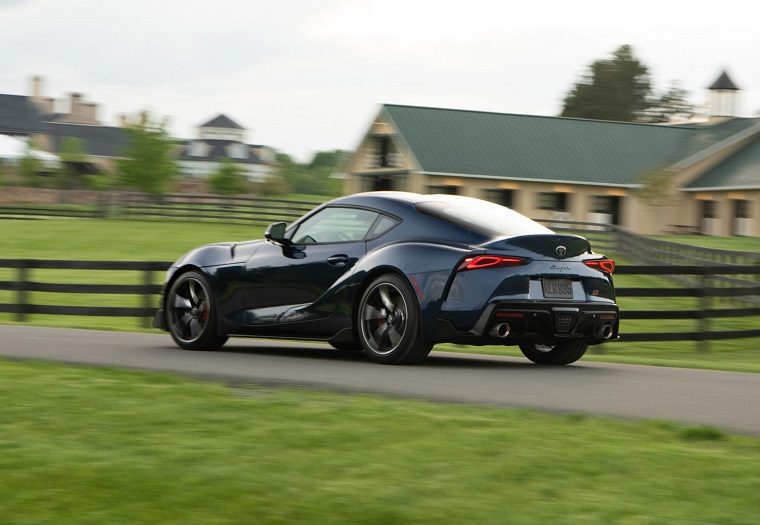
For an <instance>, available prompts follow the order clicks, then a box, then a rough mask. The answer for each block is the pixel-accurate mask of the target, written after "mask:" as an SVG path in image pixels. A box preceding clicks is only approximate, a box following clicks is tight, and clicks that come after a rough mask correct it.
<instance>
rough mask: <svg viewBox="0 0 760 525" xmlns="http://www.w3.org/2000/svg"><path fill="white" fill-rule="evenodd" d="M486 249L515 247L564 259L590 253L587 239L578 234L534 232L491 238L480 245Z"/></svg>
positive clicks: (511, 248)
mask: <svg viewBox="0 0 760 525" xmlns="http://www.w3.org/2000/svg"><path fill="white" fill-rule="evenodd" d="M482 247H483V248H485V249H487V250H499V251H502V250H504V251H509V252H514V249H515V248H520V249H523V250H527V251H529V252H532V253H535V254H536V255H541V256H544V257H552V258H555V259H566V258H568V257H577V256H578V255H581V254H584V253H591V245H590V244H589V242H588V240H587V239H585V238H584V237H581V236H579V235H559V234H553V233H552V234H535V235H520V236H517V237H502V238H499V239H493V240H491V241H488V242H487V243H485V244H483V245H482Z"/></svg>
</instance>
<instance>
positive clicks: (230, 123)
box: [199, 113, 245, 129]
mask: <svg viewBox="0 0 760 525" xmlns="http://www.w3.org/2000/svg"><path fill="white" fill-rule="evenodd" d="M199 127H201V128H226V129H245V128H244V127H243V126H241V125H240V124H238V123H237V122H235V121H234V120H232V119H231V118H230V117H228V116H227V115H225V114H224V113H220V114H219V115H217V116H216V117H214V118H212V119H211V120H209V121H208V122H206V123H205V124H201V125H200V126H199Z"/></svg>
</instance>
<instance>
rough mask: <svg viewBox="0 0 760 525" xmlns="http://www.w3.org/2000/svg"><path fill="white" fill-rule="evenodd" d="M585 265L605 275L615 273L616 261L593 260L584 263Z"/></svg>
mask: <svg viewBox="0 0 760 525" xmlns="http://www.w3.org/2000/svg"><path fill="white" fill-rule="evenodd" d="M583 264H585V265H586V266H588V267H589V268H593V269H594V270H599V271H600V272H604V273H612V272H614V271H615V261H613V260H612V259H591V260H588V261H583Z"/></svg>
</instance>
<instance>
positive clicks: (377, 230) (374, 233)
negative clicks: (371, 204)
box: [367, 215, 398, 239]
mask: <svg viewBox="0 0 760 525" xmlns="http://www.w3.org/2000/svg"><path fill="white" fill-rule="evenodd" d="M397 224H398V221H397V220H395V219H391V218H390V217H387V216H385V215H381V216H380V217H379V218H378V219H377V222H375V225H374V226H372V229H371V230H370V231H369V233H368V234H367V238H368V239H374V238H375V237H380V236H381V235H382V234H384V233H385V232H387V231H388V230H390V229H391V228H393V227H394V226H395V225H397Z"/></svg>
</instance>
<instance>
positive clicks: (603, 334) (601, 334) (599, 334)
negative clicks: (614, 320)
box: [596, 324, 612, 341]
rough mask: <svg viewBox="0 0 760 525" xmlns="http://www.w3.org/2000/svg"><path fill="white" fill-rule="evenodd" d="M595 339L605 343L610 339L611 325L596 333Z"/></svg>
mask: <svg viewBox="0 0 760 525" xmlns="http://www.w3.org/2000/svg"><path fill="white" fill-rule="evenodd" d="M596 337H597V338H599V339H604V340H605V341H606V340H607V339H609V338H610V337H612V325H611V324H606V325H604V326H602V327H601V328H599V329H598V330H597V331H596Z"/></svg>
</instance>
